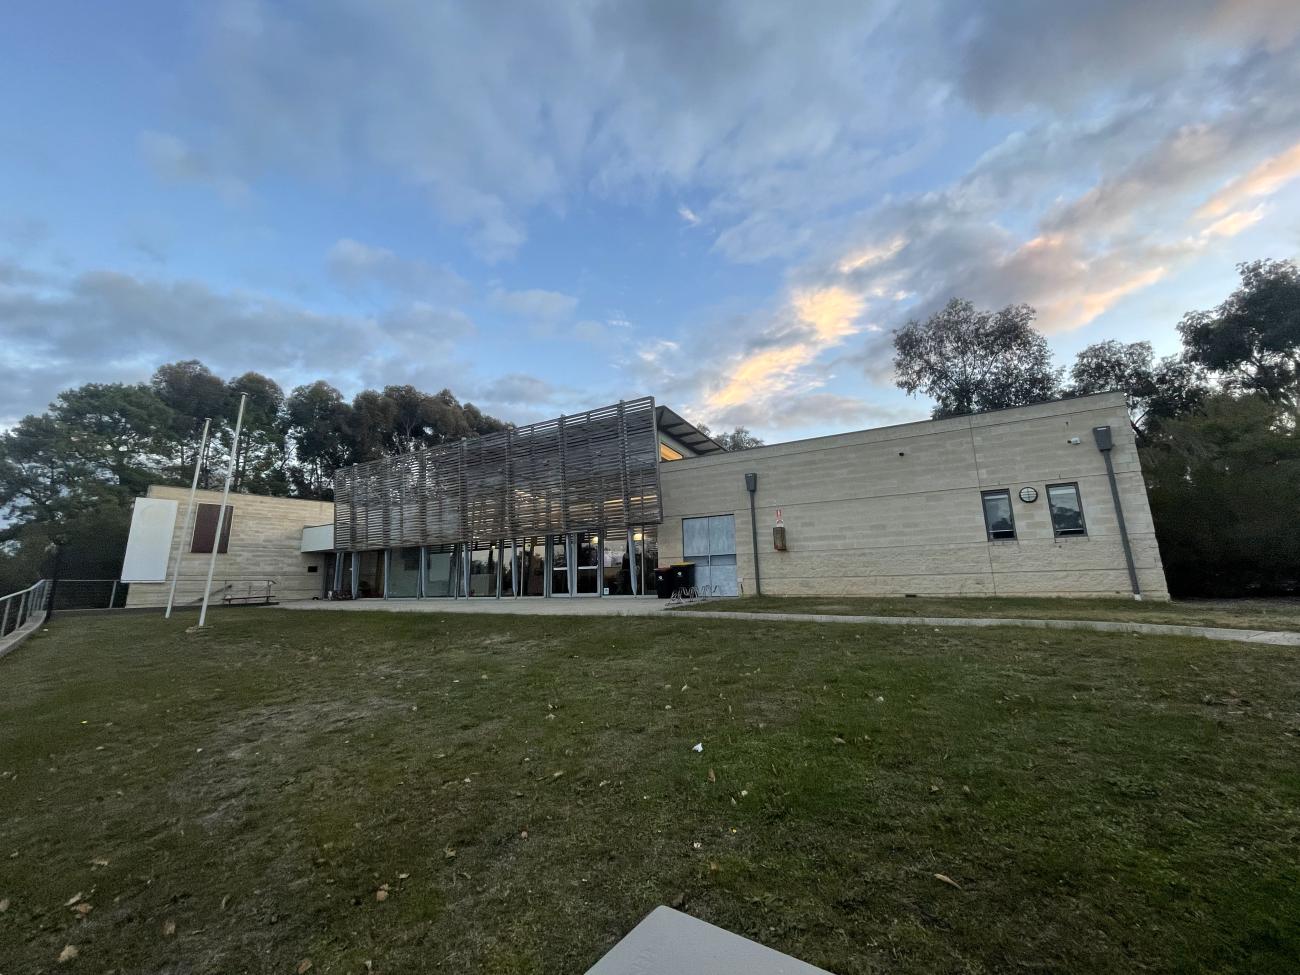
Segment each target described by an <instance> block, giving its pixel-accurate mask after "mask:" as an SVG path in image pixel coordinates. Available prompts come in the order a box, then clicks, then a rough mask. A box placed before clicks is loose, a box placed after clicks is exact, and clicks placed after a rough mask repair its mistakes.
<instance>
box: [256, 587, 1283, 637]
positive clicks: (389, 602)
mask: <svg viewBox="0 0 1300 975" xmlns="http://www.w3.org/2000/svg"><path fill="white" fill-rule="evenodd" d="M721 604H722V602H721V601H719V605H721ZM274 608H275V609H291V610H304V609H306V610H313V609H314V610H321V611H325V612H383V613H440V614H442V615H448V614H451V613H483V614H485V615H487V614H502V615H511V616H514V615H524V616H656V615H665V614H671V615H672V616H674V617H676V618H682V619H688V618H691V617H698V618H701V619H713V620H753V621H756V622H762V623H776V622H791V623H848V624H869V625H873V626H931V627H937V626H975V627H988V626H1013V627H1020V628H1024V629H1036V630H1092V631H1094V632H1098V633H1135V634H1145V635H1148V636H1186V637H1199V638H1201V639H1204V640H1224V641H1228V642H1231V643H1261V644H1267V645H1272V646H1282V647H1300V633H1292V632H1288V631H1285V630H1239V629H1232V628H1229V627H1223V626H1178V625H1175V624H1170V623H1127V622H1116V621H1112V620H1027V619H989V618H980V617H974V618H966V617H948V616H942V617H938V616H836V615H833V614H825V613H742V612H734V611H727V610H691V611H689V612H680V611H675V610H671V609H668V603H667V601H666V600H660V599H654V598H652V597H648V596H647V597H635V598H628V597H609V598H605V599H600V598H595V597H585V598H584V597H579V598H576V599H575V598H569V599H477V598H476V599H357V600H351V601H342V602H331V601H324V600H310V601H304V602H293V603H282V604H281V605H280V606H277V607H274Z"/></svg>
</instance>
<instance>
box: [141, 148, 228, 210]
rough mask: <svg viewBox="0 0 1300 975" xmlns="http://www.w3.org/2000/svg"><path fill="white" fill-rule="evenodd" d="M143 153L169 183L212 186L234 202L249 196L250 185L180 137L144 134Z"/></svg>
mask: <svg viewBox="0 0 1300 975" xmlns="http://www.w3.org/2000/svg"><path fill="white" fill-rule="evenodd" d="M140 151H141V152H142V153H143V154H144V158H145V161H146V162H148V163H149V165H150V166H151V167H152V168H153V170H154V172H155V173H157V175H158V176H159V177H160V178H161V179H163V180H165V181H167V182H171V183H195V184H199V185H205V186H209V187H211V188H212V189H215V190H216V191H217V192H218V193H219V194H220V195H221V196H222V197H224V198H225V199H226V200H227V201H230V202H237V201H240V200H243V199H244V198H246V197H247V196H248V192H249V190H248V185H247V184H246V183H245V182H244V181H243V180H242V179H240V178H239V177H238V176H235V175H233V174H232V173H231V172H230V171H229V170H228V169H227V168H225V167H223V166H220V165H219V164H218V163H217V162H216V161H214V160H213V159H211V158H210V157H209V156H207V155H206V154H204V153H202V152H200V151H199V150H197V149H195V148H194V147H193V146H191V145H190V144H189V143H187V142H186V141H185V140H184V139H182V138H180V137H179V136H176V135H171V134H169V133H167V132H152V131H146V132H142V133H141V134H140Z"/></svg>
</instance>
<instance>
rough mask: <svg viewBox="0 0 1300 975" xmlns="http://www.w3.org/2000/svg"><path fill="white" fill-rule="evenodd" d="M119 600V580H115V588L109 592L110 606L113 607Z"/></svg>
mask: <svg viewBox="0 0 1300 975" xmlns="http://www.w3.org/2000/svg"><path fill="white" fill-rule="evenodd" d="M116 602H117V580H116V579H114V580H113V590H112V591H111V592H110V593H109V594H108V608H109V609H112V608H113V604H114V603H116Z"/></svg>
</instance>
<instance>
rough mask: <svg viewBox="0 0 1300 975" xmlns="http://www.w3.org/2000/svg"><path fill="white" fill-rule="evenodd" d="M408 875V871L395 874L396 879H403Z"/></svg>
mask: <svg viewBox="0 0 1300 975" xmlns="http://www.w3.org/2000/svg"><path fill="white" fill-rule="evenodd" d="M409 876H411V875H410V874H409V873H399V874H398V875H397V879H398V880H405V879H406V878H407V877H409Z"/></svg>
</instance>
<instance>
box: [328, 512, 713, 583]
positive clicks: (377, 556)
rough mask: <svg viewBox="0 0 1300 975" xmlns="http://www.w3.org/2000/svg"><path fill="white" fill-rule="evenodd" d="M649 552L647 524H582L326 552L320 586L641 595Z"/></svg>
mask: <svg viewBox="0 0 1300 975" xmlns="http://www.w3.org/2000/svg"><path fill="white" fill-rule="evenodd" d="M629 535H630V536H631V539H632V548H631V552H630V553H629V548H628V538H629ZM657 558H658V547H657V546H656V544H655V532H654V528H653V526H651V527H645V528H635V529H633V530H631V531H630V532H629V531H628V530H626V529H622V530H616V531H615V532H613V533H611V534H610V535H609V536H604V537H602V536H601V535H600V534H598V533H597V532H594V531H585V532H570V533H567V534H563V535H544V536H529V537H525V538H521V539H518V540H517V541H511V540H508V539H507V540H503V541H499V542H497V541H494V542H475V543H474V544H472V545H426V546H418V545H407V546H402V547H399V548H393V549H388V550H387V551H367V552H329V553H326V554H325V556H324V565H323V567H322V568H323V569H324V572H323V578H322V594H323V595H329V593H331V592H335V591H342V592H344V593H345V594H351V596H352V598H354V599H379V598H384V599H419V598H431V599H437V598H458V597H463V596H466V595H469V596H474V597H497V596H498V594H499V595H500V596H501V597H514V596H570V595H583V596H596V595H601V596H631V595H643V594H645V593H647V592H653V591H654V569H655V564H656V561H657ZM716 561H719V562H723V561H725V557H724V558H720V559H717V560H716ZM733 561H734V556H733ZM634 569H635V571H633V570H634Z"/></svg>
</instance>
